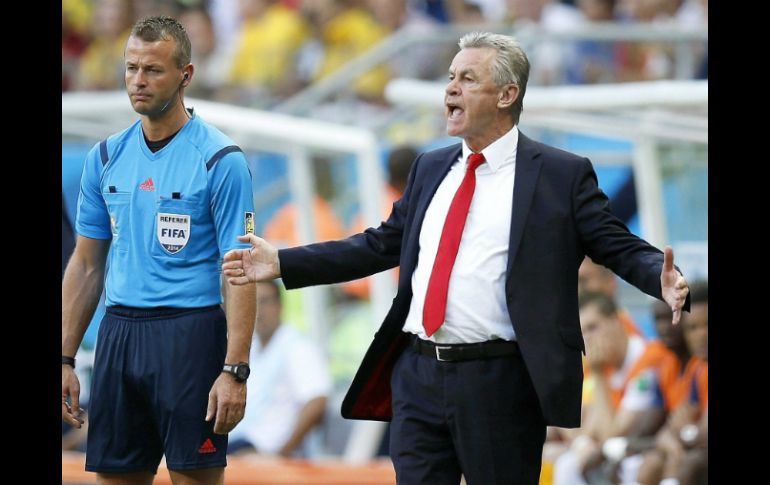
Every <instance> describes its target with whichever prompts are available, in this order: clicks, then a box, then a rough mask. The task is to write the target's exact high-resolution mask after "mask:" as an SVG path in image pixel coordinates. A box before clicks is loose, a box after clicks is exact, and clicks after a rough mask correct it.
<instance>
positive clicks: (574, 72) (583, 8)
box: [566, 0, 618, 84]
mask: <svg viewBox="0 0 770 485" xmlns="http://www.w3.org/2000/svg"><path fill="white" fill-rule="evenodd" d="M616 2H617V0H578V2H577V6H578V8H579V9H580V12H581V13H582V14H583V17H584V19H585V21H587V22H612V21H614V20H615V3H616ZM617 55H618V53H617V49H616V47H615V42H602V41H596V40H580V41H577V42H575V55H574V56H570V58H568V59H567V60H566V62H567V79H566V81H567V82H568V83H570V84H597V83H611V82H615V80H616V79H617V67H616V66H617V63H618V58H617Z"/></svg>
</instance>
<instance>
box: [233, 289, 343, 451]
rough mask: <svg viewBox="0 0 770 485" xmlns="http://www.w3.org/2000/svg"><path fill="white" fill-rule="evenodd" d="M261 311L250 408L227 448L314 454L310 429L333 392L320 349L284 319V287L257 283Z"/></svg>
mask: <svg viewBox="0 0 770 485" xmlns="http://www.w3.org/2000/svg"><path fill="white" fill-rule="evenodd" d="M257 306H258V307H259V315H258V316H257V320H256V324H255V327H254V329H255V332H254V341H253V343H252V345H251V358H250V361H251V372H252V375H251V379H250V380H249V386H248V390H247V398H246V414H245V415H244V417H243V421H242V422H241V424H240V425H239V426H238V428H236V430H235V431H233V432H232V433H230V444H229V448H228V453H237V454H239V455H242V454H248V453H250V452H251V453H253V452H256V453H259V454H264V455H280V456H285V457H290V456H293V457H306V458H307V457H312V456H313V454H314V451H315V452H317V450H313V449H312V446H311V444H310V443H308V442H307V438H308V436H309V433H310V432H311V431H312V430H313V429H314V428H315V427H316V426H318V425H319V424H320V423H321V421H322V420H323V418H324V414H325V413H326V402H327V399H328V397H329V393H330V392H331V378H330V376H329V371H328V366H327V363H326V359H325V358H324V356H323V353H322V351H321V349H320V348H319V347H318V346H317V345H316V344H315V343H314V342H313V341H311V340H310V339H308V338H307V337H305V336H304V335H302V334H301V333H299V332H298V331H297V330H295V329H294V328H292V327H291V326H290V325H284V324H282V322H281V291H280V288H279V286H278V284H277V283H275V282H274V281H270V282H267V283H259V284H258V285H257Z"/></svg>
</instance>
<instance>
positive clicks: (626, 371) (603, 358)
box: [554, 292, 657, 485]
mask: <svg viewBox="0 0 770 485" xmlns="http://www.w3.org/2000/svg"><path fill="white" fill-rule="evenodd" d="M580 326H581V329H582V332H583V337H584V339H585V343H586V362H587V367H588V369H587V370H588V372H587V375H586V380H585V383H584V385H585V387H587V388H588V389H589V396H588V398H587V399H586V400H585V401H584V407H585V411H584V413H583V419H582V423H581V428H580V433H579V435H578V436H577V437H575V438H574V439H573V440H572V443H571V447H570V451H568V452H566V453H564V454H563V455H561V456H560V457H559V459H558V460H557V461H556V463H555V466H554V485H578V484H583V483H585V481H586V480H588V481H589V482H592V480H591V478H593V477H595V476H596V475H600V476H603V477H604V478H608V477H607V474H614V470H612V469H609V468H607V467H605V466H602V464H603V456H602V445H603V444H604V442H605V441H606V440H607V439H609V438H611V437H616V436H624V437H627V436H630V435H638V434H641V433H642V432H643V431H644V430H640V425H642V424H643V423H644V420H643V418H644V417H645V413H646V411H647V410H649V409H651V408H653V406H654V404H655V398H656V394H655V389H656V383H657V372H656V369H655V368H653V367H649V366H646V365H640V364H642V363H644V362H645V360H646V359H647V354H648V353H649V352H650V348H649V346H648V345H647V343H646V342H645V341H644V340H643V339H642V338H641V337H639V336H635V335H631V336H629V335H628V334H627V333H626V331H625V329H624V327H623V325H622V324H621V322H620V320H619V318H618V313H617V306H616V305H615V302H614V301H613V300H612V299H611V298H610V297H608V296H607V295H605V294H603V293H591V292H584V293H583V294H582V295H581V297H580ZM589 477H591V478H589ZM597 478H598V477H597Z"/></svg>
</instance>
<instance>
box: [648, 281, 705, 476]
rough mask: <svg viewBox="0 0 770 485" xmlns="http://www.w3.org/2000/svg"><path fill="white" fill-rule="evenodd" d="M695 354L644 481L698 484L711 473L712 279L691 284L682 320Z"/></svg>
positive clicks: (691, 351)
mask: <svg viewBox="0 0 770 485" xmlns="http://www.w3.org/2000/svg"><path fill="white" fill-rule="evenodd" d="M682 328H683V332H684V338H685V341H686V342H687V348H688V350H689V351H690V353H691V354H692V357H691V358H690V361H689V362H688V364H687V368H686V369H685V372H684V375H683V376H682V378H681V383H680V385H681V386H682V399H681V402H680V403H679V404H678V405H677V406H676V409H674V411H673V412H672V413H671V415H670V416H669V418H668V421H667V423H666V425H665V427H664V428H663V429H662V430H661V431H660V432H659V433H658V435H657V438H656V448H655V450H653V451H651V452H648V453H646V454H645V456H644V464H643V465H642V468H641V470H640V472H639V477H638V482H639V483H641V484H643V485H653V484H658V483H660V484H661V485H698V484H701V483H706V477H707V475H708V283H707V282H705V281H702V282H695V283H693V284H692V286H691V310H690V314H689V315H687V318H685V319H684V320H683V321H682Z"/></svg>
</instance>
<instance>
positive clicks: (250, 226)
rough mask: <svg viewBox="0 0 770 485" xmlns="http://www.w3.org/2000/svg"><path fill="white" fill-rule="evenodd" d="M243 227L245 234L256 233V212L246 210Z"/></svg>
mask: <svg viewBox="0 0 770 485" xmlns="http://www.w3.org/2000/svg"><path fill="white" fill-rule="evenodd" d="M243 228H244V232H243V233H244V234H254V233H255V231H254V213H253V212H244V214H243Z"/></svg>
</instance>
